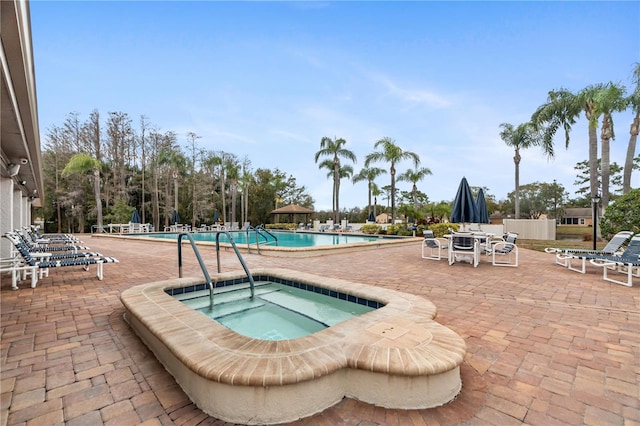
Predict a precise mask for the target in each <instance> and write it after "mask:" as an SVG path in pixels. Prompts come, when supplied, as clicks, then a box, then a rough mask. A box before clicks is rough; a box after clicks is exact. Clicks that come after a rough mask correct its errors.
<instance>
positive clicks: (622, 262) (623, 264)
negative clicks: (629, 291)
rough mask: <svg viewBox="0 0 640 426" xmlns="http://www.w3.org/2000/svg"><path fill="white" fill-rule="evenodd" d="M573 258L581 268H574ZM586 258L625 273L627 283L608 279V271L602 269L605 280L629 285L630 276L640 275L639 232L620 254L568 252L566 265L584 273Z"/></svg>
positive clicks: (590, 261)
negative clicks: (578, 262)
mask: <svg viewBox="0 0 640 426" xmlns="http://www.w3.org/2000/svg"><path fill="white" fill-rule="evenodd" d="M573 260H578V261H580V264H581V268H580V269H578V268H574V267H573V265H572V264H571V262H572V261H573ZM587 260H588V261H589V263H591V264H592V265H594V266H600V267H604V268H605V269H609V270H617V271H618V272H622V273H626V274H627V275H628V281H627V284H624V283H623V282H619V281H616V280H613V279H609V277H608V272H607V271H603V272H602V273H603V278H604V279H606V280H607V281H612V282H615V283H617V284H623V285H631V277H633V276H640V275H638V274H640V271H639V270H638V269H639V268H640V234H637V235H636V236H634V237H633V238H631V241H629V245H627V248H625V249H624V251H623V252H622V253H621V254H620V255H611V256H607V255H598V254H590V253H586V254H580V253H578V254H573V255H572V254H568V255H567V267H568V268H569V269H571V270H572V271H576V272H580V273H582V274H584V273H585V272H586V263H587Z"/></svg>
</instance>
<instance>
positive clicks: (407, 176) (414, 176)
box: [398, 167, 433, 210]
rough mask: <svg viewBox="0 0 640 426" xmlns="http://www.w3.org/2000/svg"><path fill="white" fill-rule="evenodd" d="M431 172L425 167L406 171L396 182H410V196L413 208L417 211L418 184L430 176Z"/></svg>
mask: <svg viewBox="0 0 640 426" xmlns="http://www.w3.org/2000/svg"><path fill="white" fill-rule="evenodd" d="M432 174H433V173H431V170H430V169H429V168H427V167H420V168H419V169H416V170H412V169H408V170H407V171H406V172H404V173H402V174H401V175H399V176H398V181H404V182H411V183H412V184H413V187H412V188H411V194H412V195H413V208H414V209H415V210H417V209H418V182H420V181H421V180H422V179H424V178H425V177H426V176H427V175H432Z"/></svg>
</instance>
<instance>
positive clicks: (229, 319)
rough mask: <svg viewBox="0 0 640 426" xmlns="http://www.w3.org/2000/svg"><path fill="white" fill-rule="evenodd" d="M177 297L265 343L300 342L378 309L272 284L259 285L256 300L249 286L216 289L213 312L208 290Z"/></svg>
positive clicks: (367, 304) (319, 293) (223, 323)
mask: <svg viewBox="0 0 640 426" xmlns="http://www.w3.org/2000/svg"><path fill="white" fill-rule="evenodd" d="M315 288H316V289H317V288H318V287H315ZM340 294H341V295H343V293H340ZM173 297H175V298H177V299H179V300H180V301H182V302H183V303H185V304H187V305H188V306H190V307H191V308H193V309H195V310H197V311H198V312H200V313H202V314H203V315H206V316H207V317H209V318H211V319H213V320H215V321H217V322H219V323H220V324H222V325H224V326H225V327H227V328H230V329H231V330H233V331H235V332H237V333H239V334H242V335H244V336H248V337H253V338H256V339H261V340H287V339H296V338H298V337H303V336H307V335H309V334H312V333H315V332H317V331H320V330H324V329H325V328H328V327H330V326H332V325H334V324H337V323H339V322H342V321H346V320H348V319H351V318H354V317H356V316H358V315H362V314H364V313H366V312H369V311H372V310H374V309H376V308H375V307H372V306H369V305H370V304H376V303H371V302H370V301H364V300H362V299H359V301H356V302H354V301H350V300H348V299H349V298H352V300H353V299H355V298H353V296H348V295H345V297H344V299H341V298H338V297H331V296H330V295H328V294H322V293H321V292H316V291H309V290H303V289H300V288H295V287H292V286H290V285H285V284H279V283H272V282H268V281H263V282H256V283H255V296H254V298H253V299H251V298H250V290H249V287H248V285H247V284H238V285H232V286H226V287H224V288H223V289H216V292H215V294H214V306H213V310H211V309H210V307H209V291H208V290H201V291H194V292H189V293H183V294H179V295H174V296H173Z"/></svg>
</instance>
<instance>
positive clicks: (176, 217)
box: [170, 210, 180, 225]
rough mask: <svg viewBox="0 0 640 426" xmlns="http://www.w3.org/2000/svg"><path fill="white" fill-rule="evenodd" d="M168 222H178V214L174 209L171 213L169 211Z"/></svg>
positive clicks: (173, 223)
mask: <svg viewBox="0 0 640 426" xmlns="http://www.w3.org/2000/svg"><path fill="white" fill-rule="evenodd" d="M170 222H171V224H172V225H175V224H176V223H180V215H179V214H178V211H177V210H174V211H173V213H171V220H170Z"/></svg>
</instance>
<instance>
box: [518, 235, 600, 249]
mask: <svg viewBox="0 0 640 426" xmlns="http://www.w3.org/2000/svg"><path fill="white" fill-rule="evenodd" d="M516 244H517V245H518V247H520V248H526V249H530V250H536V251H544V249H545V248H546V247H556V248H575V249H584V250H591V249H593V242H592V241H563V240H525V239H520V238H518V240H517V241H516ZM604 246H605V243H604V242H602V241H598V242H597V243H596V248H597V249H602V248H603V247H604Z"/></svg>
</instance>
